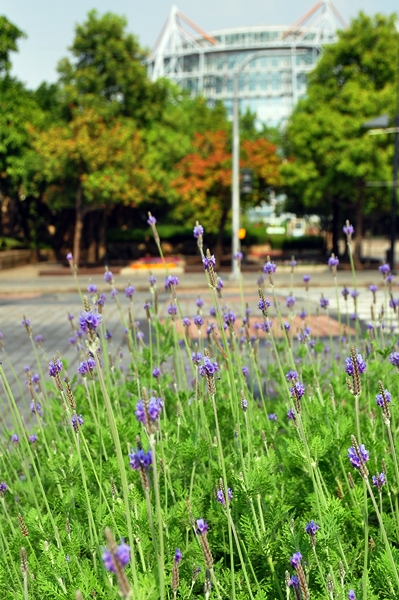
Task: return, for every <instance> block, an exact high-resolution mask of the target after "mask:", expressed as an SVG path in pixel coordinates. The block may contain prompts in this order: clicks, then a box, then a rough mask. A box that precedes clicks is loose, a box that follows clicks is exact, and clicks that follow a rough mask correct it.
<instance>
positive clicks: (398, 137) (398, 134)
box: [390, 115, 399, 271]
mask: <svg viewBox="0 0 399 600" xmlns="http://www.w3.org/2000/svg"><path fill="white" fill-rule="evenodd" d="M395 127H396V128H399V115H396V117H395ZM398 168H399V131H398V129H396V131H395V154H394V160H393V185H392V212H391V249H390V260H391V265H392V271H395V242H396V223H397V210H398Z"/></svg>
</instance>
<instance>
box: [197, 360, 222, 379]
mask: <svg viewBox="0 0 399 600" xmlns="http://www.w3.org/2000/svg"><path fill="white" fill-rule="evenodd" d="M216 371H219V365H218V363H217V362H216V361H212V360H211V359H210V358H209V357H208V356H205V357H204V364H203V365H201V366H200V368H199V372H200V375H201V376H202V377H206V376H207V375H208V376H213V375H214V374H215V373H216Z"/></svg>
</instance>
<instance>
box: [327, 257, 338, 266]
mask: <svg viewBox="0 0 399 600" xmlns="http://www.w3.org/2000/svg"><path fill="white" fill-rule="evenodd" d="M338 265H339V260H338V258H337V257H336V256H334V254H332V255H331V256H330V258H329V259H328V266H329V267H333V268H336V267H338Z"/></svg>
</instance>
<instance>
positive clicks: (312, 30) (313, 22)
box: [147, 0, 346, 126]
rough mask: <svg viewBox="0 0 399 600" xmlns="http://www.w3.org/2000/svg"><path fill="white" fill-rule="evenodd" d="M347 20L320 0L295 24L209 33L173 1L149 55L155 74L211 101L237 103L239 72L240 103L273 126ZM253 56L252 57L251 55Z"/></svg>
mask: <svg viewBox="0 0 399 600" xmlns="http://www.w3.org/2000/svg"><path fill="white" fill-rule="evenodd" d="M345 27H346V24H345V22H344V20H343V19H342V17H341V16H340V14H339V13H338V11H337V9H336V8H335V7H334V5H333V4H332V2H331V1H328V0H324V1H319V2H318V3H317V4H316V5H315V6H313V8H311V9H310V10H309V11H308V12H307V13H306V14H305V15H303V17H301V18H300V19H298V21H296V22H295V23H293V24H292V25H290V26H254V27H236V28H231V29H221V30H217V31H212V32H210V33H206V32H205V31H203V30H202V29H201V28H200V27H199V26H198V25H196V24H195V23H193V22H192V21H191V20H190V19H189V18H188V17H186V16H185V15H184V14H183V13H181V12H180V11H179V10H178V8H177V7H176V6H172V9H171V12H170V14H169V17H168V19H167V21H166V23H165V25H164V27H163V29H162V31H161V33H160V35H159V37H158V40H157V41H156V43H155V45H154V47H153V49H152V51H151V54H150V56H149V58H148V60H147V68H148V73H149V76H150V77H151V79H152V80H156V79H158V78H160V77H167V78H169V79H171V80H172V81H174V82H175V83H176V84H178V85H179V86H181V87H182V88H184V89H186V90H189V91H190V92H191V93H192V94H202V95H203V96H204V97H205V98H206V99H207V102H208V103H209V104H211V105H212V104H213V103H215V102H217V101H222V102H223V103H224V104H225V105H226V107H227V110H228V112H229V113H231V110H232V105H233V78H234V74H235V72H236V70H237V69H238V68H239V65H240V64H241V63H242V62H243V61H244V60H248V61H249V64H248V65H247V66H246V67H245V68H244V69H243V71H242V73H241V74H240V78H239V91H238V96H239V103H240V109H241V110H242V111H245V110H246V109H247V108H249V109H250V110H251V111H253V112H255V113H256V114H257V118H258V119H259V121H261V122H264V123H266V124H267V125H270V126H273V125H277V124H279V123H281V122H282V121H284V120H285V119H287V117H288V116H289V115H290V113H291V111H292V109H293V107H294V106H295V104H296V102H297V101H298V99H299V98H301V97H303V96H304V95H305V94H306V82H307V73H308V72H309V71H310V70H311V69H312V68H313V67H314V65H315V63H316V62H317V60H318V57H319V56H320V53H321V51H322V48H323V46H324V45H325V44H331V43H334V42H335V41H336V39H337V35H336V32H337V29H338V28H345ZM252 56H253V60H251V58H250V57H252Z"/></svg>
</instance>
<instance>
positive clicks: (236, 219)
mask: <svg viewBox="0 0 399 600" xmlns="http://www.w3.org/2000/svg"><path fill="white" fill-rule="evenodd" d="M293 53H295V55H297V54H298V55H301V54H304V51H296V49H295V48H294V47H292V48H291V50H290V51H289V52H287V51H285V52H284V51H279V50H275V51H271V50H259V51H258V52H254V53H253V54H250V55H249V56H248V58H246V59H245V60H243V62H242V63H240V65H239V66H238V68H237V69H236V71H235V73H234V75H233V77H234V85H233V94H234V97H233V164H232V171H233V172H232V198H231V209H232V213H233V214H232V248H231V249H232V262H231V279H233V280H235V281H236V280H238V278H239V274H240V267H239V262H238V261H237V260H234V255H235V254H237V252H239V250H240V240H239V238H238V232H239V229H240V114H239V109H238V100H239V98H238V87H239V77H240V75H241V73H242V71H243V70H244V69H245V67H246V66H248V65H249V63H250V62H252V61H253V60H255V59H257V58H259V57H261V56H271V55H273V54H278V56H292V54H293Z"/></svg>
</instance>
